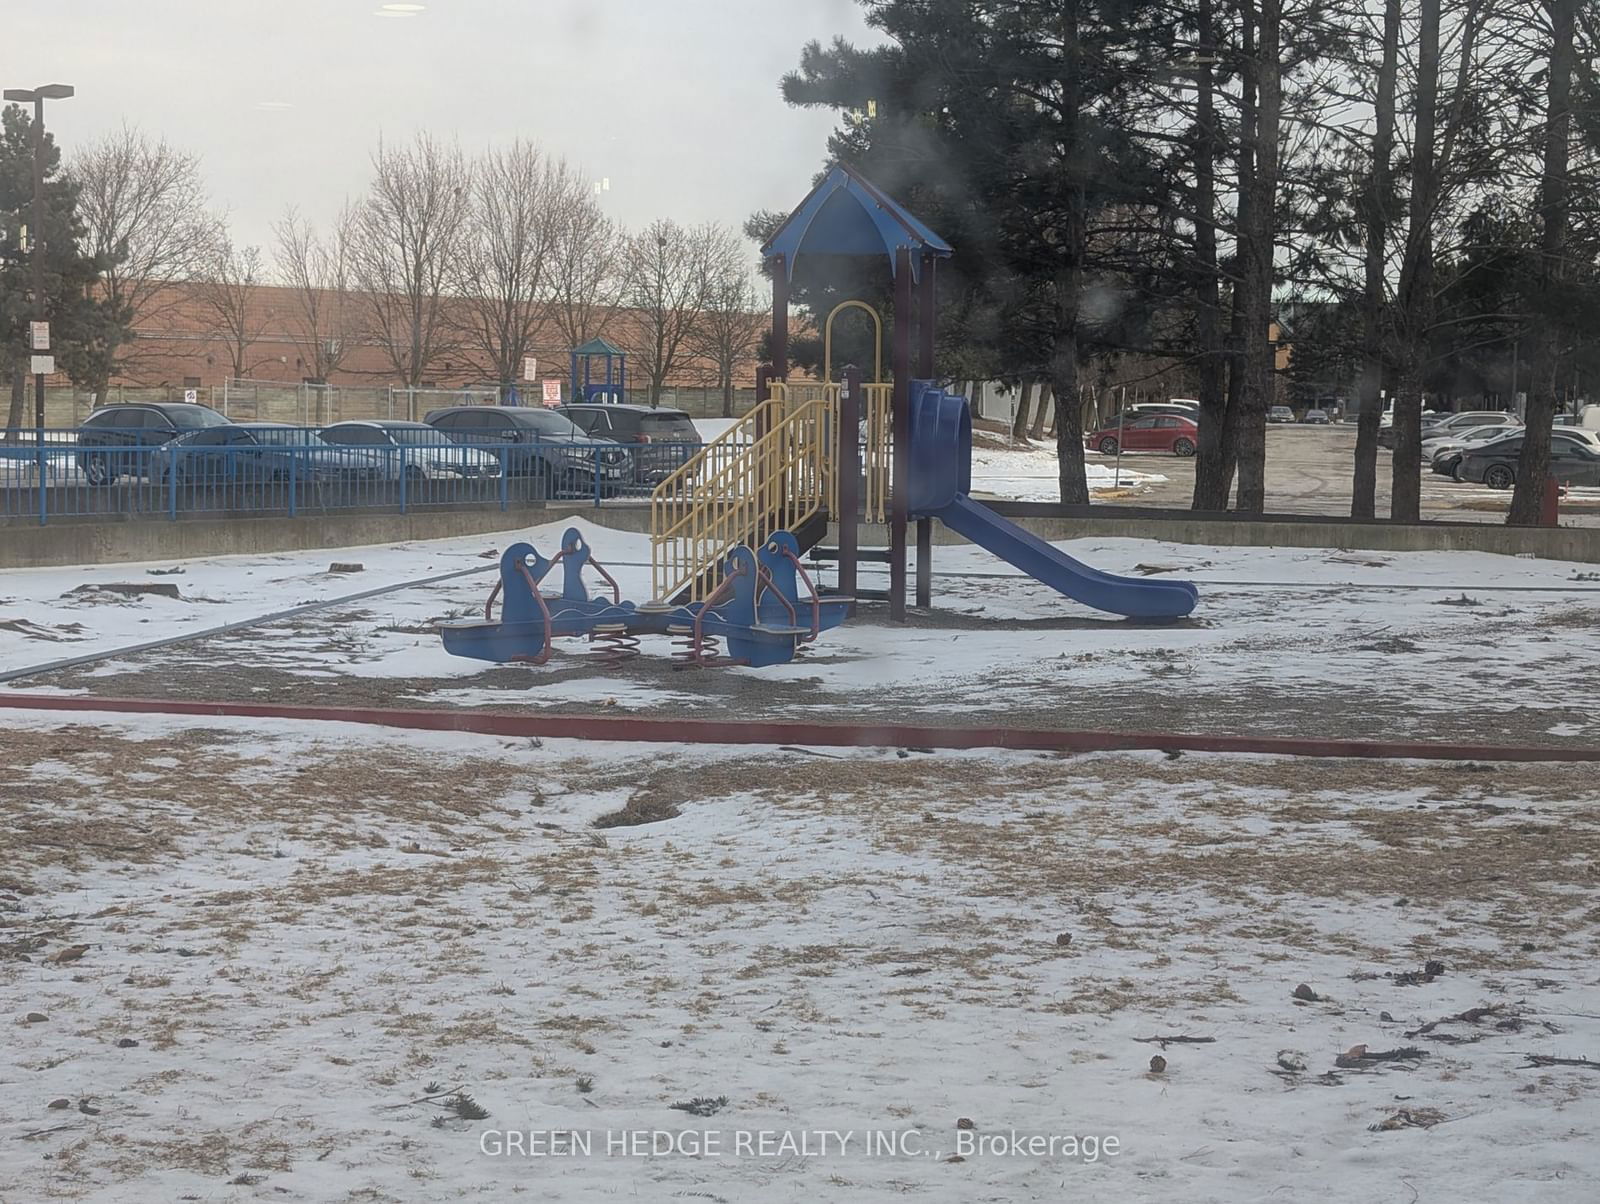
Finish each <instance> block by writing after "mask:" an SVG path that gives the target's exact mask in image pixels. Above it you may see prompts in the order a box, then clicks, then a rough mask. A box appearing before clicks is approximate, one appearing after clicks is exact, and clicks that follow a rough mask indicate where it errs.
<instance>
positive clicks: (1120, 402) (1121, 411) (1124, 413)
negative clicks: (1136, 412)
mask: <svg viewBox="0 0 1600 1204" xmlns="http://www.w3.org/2000/svg"><path fill="white" fill-rule="evenodd" d="M1127 402H1128V387H1127V386H1126V385H1124V386H1123V387H1122V389H1121V390H1120V392H1119V393H1118V395H1117V466H1116V468H1115V469H1113V470H1112V471H1113V472H1114V473H1115V474H1116V475H1115V476H1113V477H1112V478H1111V484H1112V485H1113V486H1115V487H1116V488H1118V489H1120V488H1122V428H1123V427H1125V426H1127V424H1128V405H1127Z"/></svg>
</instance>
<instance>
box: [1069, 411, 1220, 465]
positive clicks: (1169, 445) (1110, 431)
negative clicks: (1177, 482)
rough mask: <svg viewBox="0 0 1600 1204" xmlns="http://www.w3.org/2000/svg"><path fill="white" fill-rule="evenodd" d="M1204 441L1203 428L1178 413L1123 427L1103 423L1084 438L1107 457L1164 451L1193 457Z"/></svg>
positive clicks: (1128, 423)
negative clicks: (1119, 454) (1118, 450)
mask: <svg viewBox="0 0 1600 1204" xmlns="http://www.w3.org/2000/svg"><path fill="white" fill-rule="evenodd" d="M1199 440H1200V427H1199V425H1198V424H1197V423H1196V422H1195V421H1194V420H1193V419H1190V418H1181V417H1179V416H1178V415H1176V414H1152V415H1149V416H1146V417H1143V418H1136V419H1134V420H1133V421H1132V422H1127V423H1124V424H1122V425H1121V426H1109V425H1108V426H1102V427H1101V428H1100V429H1099V430H1097V431H1091V432H1089V433H1088V434H1087V435H1085V436H1084V437H1083V443H1084V446H1085V447H1087V448H1088V449H1089V450H1090V451H1097V452H1099V453H1100V454H1101V455H1103V456H1114V455H1116V454H1117V447H1118V444H1119V441H1120V445H1121V447H1122V450H1123V451H1129V452H1135V451H1161V452H1170V453H1172V454H1173V455H1175V456H1192V455H1194V449H1195V447H1196V445H1197V444H1198V443H1199Z"/></svg>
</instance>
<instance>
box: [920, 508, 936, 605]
mask: <svg viewBox="0 0 1600 1204" xmlns="http://www.w3.org/2000/svg"><path fill="white" fill-rule="evenodd" d="M932 605H933V520H932V519H931V518H919V519H918V520H917V606H918V607H920V608H921V609H923V610H927V609H928V608H929V607H930V606H932Z"/></svg>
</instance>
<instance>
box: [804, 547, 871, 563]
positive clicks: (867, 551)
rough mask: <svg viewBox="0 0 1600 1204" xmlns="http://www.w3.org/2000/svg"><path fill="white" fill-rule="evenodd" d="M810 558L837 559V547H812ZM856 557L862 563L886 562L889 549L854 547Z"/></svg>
mask: <svg viewBox="0 0 1600 1204" xmlns="http://www.w3.org/2000/svg"><path fill="white" fill-rule="evenodd" d="M811 559H813V560H838V559H839V549H838V548H812V549H811ZM856 559H857V560H859V561H861V562H863V563H865V564H888V563H889V549H888V548H857V549H856Z"/></svg>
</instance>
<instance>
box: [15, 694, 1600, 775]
mask: <svg viewBox="0 0 1600 1204" xmlns="http://www.w3.org/2000/svg"><path fill="white" fill-rule="evenodd" d="M0 708H4V709H9V710H34V711H73V712H102V713H106V712H109V713H114V714H142V715H201V716H205V715H212V716H215V715H222V716H233V717H237V718H247V719H304V720H310V721H313V722H320V723H362V724H369V725H374V726H380V727H396V728H411V729H415V730H419V731H433V732H476V733H478V734H481V735H489V736H549V737H553V738H564V739H572V740H617V741H638V742H642V743H650V744H800V745H817V746H822V747H835V748H942V749H967V748H1009V749H1023V750H1030V751H1040V752H1108V751H1141V750H1143V751H1158V752H1164V751H1167V750H1181V751H1185V752H1217V753H1255V754H1262V753H1267V754H1275V755H1278V756H1287V757H1365V758H1371V759H1375V760H1427V761H1600V748H1552V747H1540V746H1537V745H1531V746H1530V745H1504V744H1456V743H1438V742H1432V743H1419V742H1405V741H1387V740H1326V739H1307V738H1300V737H1293V736H1208V735H1198V734H1193V733H1182V732H1106V731H1070V730H1066V731H1064V730H1052V729H1040V728H1015V727H928V726H922V725H916V724H899V723H892V724H860V725H857V724H845V723H797V722H789V721H782V722H773V723H755V722H749V721H745V720H727V721H723V720H709V719H649V718H642V717H639V716H633V715H507V714H504V713H502V712H495V711H489V712H483V711H465V710H452V711H428V710H403V709H393V708H388V709H386V708H374V707H317V706H272V705H267V704H259V703H248V702H187V701H183V700H180V699H166V698H96V697H85V696H82V695H71V696H63V695H59V694H0Z"/></svg>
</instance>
